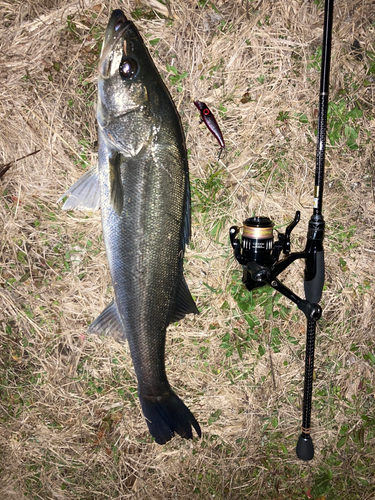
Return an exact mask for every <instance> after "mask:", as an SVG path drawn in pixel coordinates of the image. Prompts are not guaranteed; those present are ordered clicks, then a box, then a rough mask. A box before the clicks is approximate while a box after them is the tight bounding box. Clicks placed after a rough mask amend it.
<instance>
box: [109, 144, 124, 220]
mask: <svg viewBox="0 0 375 500" xmlns="http://www.w3.org/2000/svg"><path fill="white" fill-rule="evenodd" d="M122 161H123V156H122V154H121V153H115V154H113V155H111V156H110V157H109V160H108V164H109V187H110V203H111V205H112V208H113V210H114V211H115V212H116V213H117V215H121V212H122V209H123V206H124V188H123V187H122V181H121V168H120V167H121V162H122Z"/></svg>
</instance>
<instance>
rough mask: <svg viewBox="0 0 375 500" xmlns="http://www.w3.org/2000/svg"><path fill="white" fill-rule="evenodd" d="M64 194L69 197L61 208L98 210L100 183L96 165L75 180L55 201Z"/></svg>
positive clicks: (62, 197) (63, 196) (60, 199)
mask: <svg viewBox="0 0 375 500" xmlns="http://www.w3.org/2000/svg"><path fill="white" fill-rule="evenodd" d="M66 196H69V198H68V199H67V200H66V201H65V203H64V205H63V207H62V208H63V210H89V211H93V210H98V209H99V208H100V183H99V168H98V165H95V166H94V167H92V168H90V170H88V171H87V172H85V173H84V174H83V175H82V177H80V178H79V179H78V181H77V182H75V183H74V184H73V186H72V187H70V188H69V189H68V190H67V191H65V193H64V194H63V195H62V196H60V198H59V199H58V200H57V203H59V202H60V201H62V200H63V199H64V198H65V197H66Z"/></svg>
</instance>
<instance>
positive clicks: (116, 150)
mask: <svg viewBox="0 0 375 500" xmlns="http://www.w3.org/2000/svg"><path fill="white" fill-rule="evenodd" d="M97 120H98V134H99V168H98V170H96V171H94V169H93V172H92V173H91V174H90V172H88V173H87V174H85V175H86V179H83V178H82V179H83V180H79V181H77V183H76V185H74V186H73V187H72V188H71V189H70V190H69V191H68V192H67V193H65V194H70V195H71V196H70V198H69V199H68V201H67V202H66V204H68V206H67V207H65V205H66V204H65V205H64V208H74V207H78V208H95V207H96V206H97V205H98V203H99V201H98V196H99V192H100V208H101V215H102V227H103V234H104V242H105V247H106V253H107V259H108V264H109V268H110V272H111V278H112V284H113V289H114V294H115V298H114V301H113V302H112V303H111V304H110V305H109V306H108V307H107V308H106V309H105V310H104V311H103V313H102V314H101V315H100V316H99V317H98V318H97V319H96V320H95V321H94V322H93V323H92V324H91V326H90V328H89V332H92V333H99V334H103V333H105V334H109V335H113V336H114V337H115V338H116V339H118V340H124V339H125V338H127V339H128V342H129V347H130V352H131V357H132V361H133V365H134V368H135V372H136V375H137V379H138V395H139V399H140V402H141V406H142V410H143V413H144V415H145V417H146V421H147V424H148V427H149V430H150V433H151V434H152V435H153V436H154V438H155V440H156V442H158V443H160V444H163V443H165V442H166V441H168V440H169V439H171V437H172V436H173V435H174V433H175V432H177V433H178V434H180V435H181V436H182V437H185V438H192V426H193V427H194V428H195V430H196V432H197V434H198V435H199V436H200V427H199V424H198V423H197V421H196V419H195V418H194V416H193V415H192V413H191V412H190V410H189V409H188V408H187V407H186V406H185V404H184V403H183V402H182V400H181V399H180V398H179V397H178V396H177V395H176V394H175V393H174V392H173V391H172V389H171V387H170V385H169V382H168V380H167V376H166V372H165V361H164V357H165V336H166V328H167V326H168V324H169V323H170V322H172V321H177V320H178V319H181V318H182V317H184V316H185V314H188V313H198V310H197V307H196V305H195V303H194V301H193V299H192V297H191V295H190V292H189V290H188V288H187V285H186V282H185V280H184V277H183V255H184V249H185V245H186V244H187V242H188V239H189V235H190V191H189V174H188V164H187V154H186V148H185V138H184V134H183V130H182V125H181V121H180V117H179V115H178V112H177V110H176V108H175V106H174V103H173V101H172V98H171V96H170V94H169V92H168V90H167V88H166V87H165V85H164V83H163V81H162V79H161V77H160V75H159V73H158V71H157V69H156V67H155V65H154V63H153V61H152V59H151V57H150V55H149V53H148V51H147V49H146V47H145V46H144V44H143V41H142V38H141V36H140V34H139V33H138V30H137V29H136V27H135V26H134V24H133V23H132V22H130V21H128V20H127V19H126V18H125V16H124V14H123V12H122V11H120V10H116V11H114V12H113V13H112V16H111V18H110V21H109V24H108V27H107V30H106V34H105V38H104V43H103V49H102V56H101V60H100V62H99V82H98V110H97ZM97 183H99V185H100V190H98V189H97V188H96V187H93V186H94V185H95V184H97ZM75 186H77V188H76V189H75ZM92 196H93V197H94V198H95V201H93V200H90V198H91V197H92ZM69 200H70V201H69Z"/></svg>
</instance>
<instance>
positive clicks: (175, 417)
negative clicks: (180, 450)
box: [139, 389, 201, 444]
mask: <svg viewBox="0 0 375 500" xmlns="http://www.w3.org/2000/svg"><path fill="white" fill-rule="evenodd" d="M139 399H140V402H141V406H142V411H143V415H144V416H145V417H146V422H147V425H148V428H149V431H150V434H151V435H152V436H153V437H154V438H155V441H156V442H157V443H158V444H164V443H166V442H167V441H169V440H170V439H172V437H173V436H174V434H175V432H177V434H179V435H180V436H181V437H183V438H185V439H193V432H192V428H191V426H193V427H194V429H195V431H196V433H197V434H198V436H199V437H201V428H200V427H199V424H198V422H197V421H196V419H195V417H194V415H193V414H192V413H191V411H190V410H189V408H188V407H187V406H186V405H185V403H184V402H183V401H182V400H181V399H180V398H179V397H178V396H177V394H175V393H174V392H173V391H172V390H171V389H170V391H169V394H168V395H167V396H163V397H142V396H140V398H139Z"/></svg>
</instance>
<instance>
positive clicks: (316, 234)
mask: <svg viewBox="0 0 375 500" xmlns="http://www.w3.org/2000/svg"><path fill="white" fill-rule="evenodd" d="M332 19H333V0H325V5H324V30H323V46H322V63H321V75H320V95H319V118H318V134H317V148H316V170H315V189H314V209H313V215H312V216H311V219H310V222H309V229H308V233H307V243H306V250H305V252H306V254H307V258H306V261H305V263H306V267H305V282H304V288H305V296H306V299H307V300H308V301H309V302H310V303H312V304H317V303H318V302H319V301H320V298H321V295H322V291H323V285H324V250H323V237H324V225H325V223H324V219H323V216H322V204H323V182H324V162H325V148H326V131H327V111H328V94H329V72H330V62H331V41H332ZM316 321H317V319H313V318H307V329H306V354H305V381H304V395H303V410H302V428H301V435H300V437H299V439H298V442H297V448H296V453H297V456H298V458H300V459H301V460H311V459H312V458H313V457H314V445H313V442H312V439H311V435H310V430H311V405H312V386H313V374H314V355H315V334H316Z"/></svg>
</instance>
